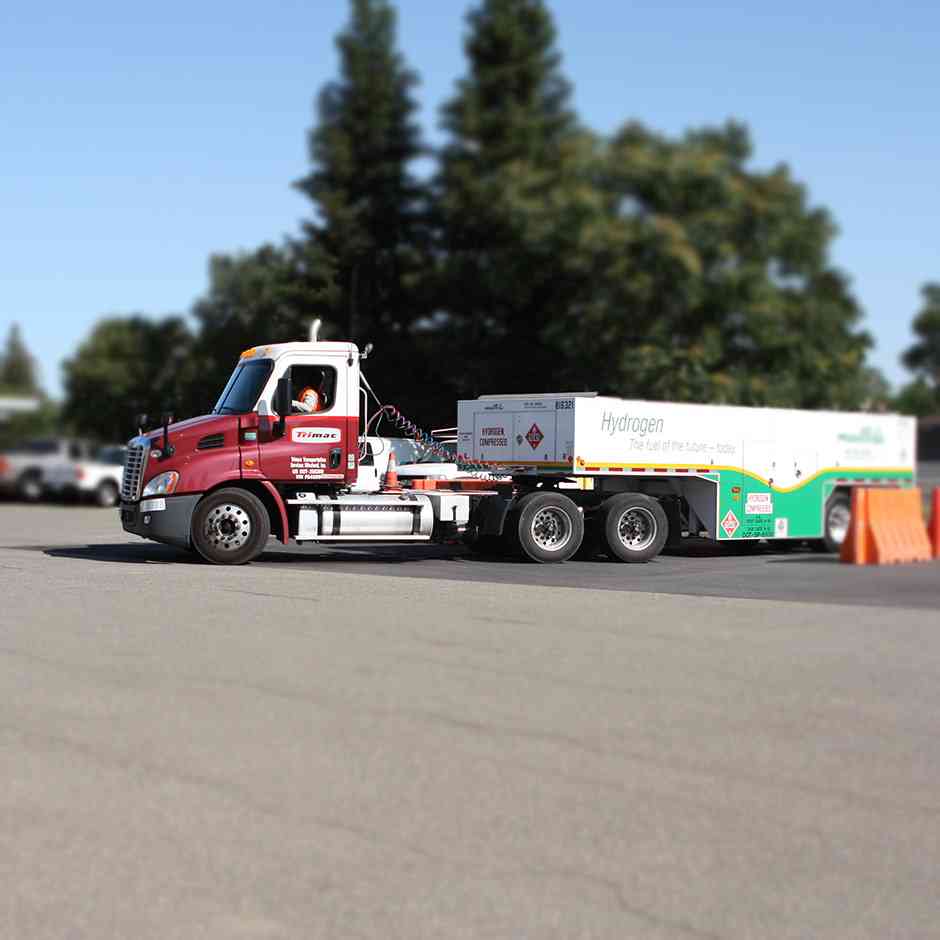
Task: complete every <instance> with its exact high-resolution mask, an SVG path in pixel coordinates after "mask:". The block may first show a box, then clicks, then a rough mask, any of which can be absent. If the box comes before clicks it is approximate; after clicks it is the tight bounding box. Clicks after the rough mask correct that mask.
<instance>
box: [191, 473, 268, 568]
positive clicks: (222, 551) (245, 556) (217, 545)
mask: <svg viewBox="0 0 940 940" xmlns="http://www.w3.org/2000/svg"><path fill="white" fill-rule="evenodd" d="M270 534H271V520H270V519H269V518H268V511H267V509H265V508H264V504H263V503H262V502H261V500H260V499H258V497H257V496H255V495H254V494H253V493H249V492H248V490H242V489H236V488H230V489H225V490H218V491H217V492H215V493H211V494H210V495H209V496H206V497H205V498H204V499H202V500H201V501H200V502H199V503H198V504H197V505H196V509H195V511H194V512H193V521H192V527H191V530H190V536H191V538H192V543H193V547H194V548H195V549H196V551H197V552H199V554H200V555H202V557H203V558H205V560H206V561H209V562H212V564H214V565H244V564H247V563H248V562H249V561H254V559H255V558H257V557H258V556H259V555H260V554H261V553H262V552H263V551H264V547H265V545H267V543H268V536H269V535H270Z"/></svg>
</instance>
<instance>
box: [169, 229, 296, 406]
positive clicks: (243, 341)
mask: <svg viewBox="0 0 940 940" xmlns="http://www.w3.org/2000/svg"><path fill="white" fill-rule="evenodd" d="M309 284H310V278H309V277H308V276H305V275H304V273H303V271H302V270H301V269H300V266H299V265H298V263H297V259H296V258H295V256H294V253H293V252H292V251H291V250H290V249H288V248H279V247H275V246H273V245H262V246H261V247H260V248H258V249H257V250H256V251H253V252H247V253H244V254H240V255H214V256H213V257H212V258H211V259H210V261H209V290H208V291H207V293H206V295H205V296H204V297H201V298H200V299H199V300H197V301H196V303H195V304H194V305H193V311H192V313H193V317H194V318H195V320H196V322H197V324H198V332H197V337H196V340H195V342H194V344H193V359H192V367H191V370H190V373H189V375H188V383H187V385H186V387H185V389H184V391H183V399H184V406H185V408H186V409H187V411H188V412H190V413H192V414H203V413H205V412H206V411H208V410H209V409H210V408H211V407H212V405H213V404H214V402H215V401H216V399H217V398H218V395H219V392H221V390H222V388H223V387H224V385H225V382H226V380H227V379H228V377H229V375H230V374H231V372H232V369H233V368H234V367H235V365H236V363H237V362H238V357H239V355H240V354H241V352H242V351H243V350H245V349H247V348H248V347H249V346H257V345H259V344H261V343H280V342H290V341H293V340H301V339H306V338H307V335H308V334H307V330H308V325H303V324H302V322H301V320H302V317H301V311H302V307H303V294H304V288H305V286H309ZM310 319H312V317H311V318H310Z"/></svg>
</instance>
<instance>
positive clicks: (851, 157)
mask: <svg viewBox="0 0 940 940" xmlns="http://www.w3.org/2000/svg"><path fill="white" fill-rule="evenodd" d="M468 5H469V4H468V3H467V2H464V0H459V2H458V0H400V2H399V4H398V9H399V26H400V39H401V45H402V48H403V51H404V53H405V55H406V57H407V59H408V60H409V62H410V64H411V65H412V66H413V67H414V68H415V69H417V70H418V72H419V73H420V74H421V77H422V86H421V89H420V97H421V102H422V108H423V118H424V121H425V126H426V127H427V129H428V133H429V137H430V139H431V140H432V141H433V140H434V139H435V136H436V135H437V127H436V125H437V108H438V106H439V104H440V103H441V102H442V101H443V100H444V99H445V98H447V97H448V96H449V95H450V94H451V93H452V90H453V83H454V81H455V79H456V78H457V77H458V76H459V75H460V74H461V73H462V72H463V69H464V62H463V58H462V52H461V36H462V32H463V15H464V13H465V11H466V9H467V6H468ZM549 5H550V7H551V9H552V11H553V13H554V14H555V17H556V21H557V25H558V28H559V34H560V47H561V51H562V54H563V56H564V69H565V72H566V74H567V75H568V77H569V78H570V79H571V81H572V82H573V84H574V89H575V104H576V106H577V109H578V111H579V113H580V115H581V117H582V119H583V120H584V122H585V123H586V124H588V125H589V126H591V127H593V128H595V129H596V130H599V131H602V132H608V131H612V130H614V129H615V128H616V127H618V126H619V125H620V124H621V123H622V122H624V121H626V120H628V119H631V118H638V119H640V120H642V121H644V122H646V123H648V124H649V125H651V126H653V127H655V128H658V129H661V130H664V131H668V132H670V133H678V132H680V131H681V130H683V129H684V128H686V127H688V126H692V125H700V124H705V123H717V122H722V121H724V120H725V119H726V118H728V117H735V118H738V119H741V120H743V121H745V122H746V123H748V124H749V125H750V127H751V129H752V133H753V137H754V141H755V144H756V155H755V165H756V166H761V167H766V166H770V165H773V164H775V163H778V162H781V161H782V162H786V163H788V164H789V165H790V166H791V168H792V169H793V171H794V173H795V175H796V176H797V178H799V179H801V180H803V181H804V182H806V184H807V185H808V186H809V189H810V194H811V198H812V200H813V201H814V202H816V203H820V204H823V205H825V206H827V207H829V208H830V209H831V211H832V212H833V214H834V216H835V219H836V221H837V223H838V225H839V228H840V232H841V234H840V236H839V238H838V240H837V242H836V244H835V246H834V260H835V262H836V263H837V264H838V265H839V266H840V267H842V268H843V269H844V270H845V271H847V272H848V274H849V275H850V276H851V278H852V281H853V284H854V287H855V291H856V294H857V296H858V297H859V299H860V300H861V303H862V305H863V306H864V308H865V311H866V314H867V320H866V326H867V328H868V329H869V330H870V331H871V332H872V333H873V334H874V336H875V337H876V339H877V347H876V349H875V351H874V353H873V355H872V361H873V362H874V363H875V364H876V365H878V366H879V367H881V368H882V369H883V370H884V371H885V372H886V374H887V375H888V376H889V378H890V379H892V381H895V382H898V381H903V380H904V379H905V378H906V374H905V373H904V371H903V370H902V368H901V367H900V365H899V364H898V355H899V353H900V351H901V350H903V349H904V347H905V346H906V345H907V344H908V342H909V339H910V333H909V324H910V321H911V318H912V317H913V315H914V313H915V312H916V310H917V307H918V302H919V296H918V291H919V288H920V285H921V284H922V283H923V282H925V281H927V280H930V279H933V280H940V248H938V243H940V234H938V233H940V185H938V180H937V170H938V167H940V130H938V128H940V121H938V118H940V107H938V101H940V56H938V55H937V46H936V38H937V36H938V35H940V5H937V4H936V3H926V2H925V3H895V4H892V5H890V6H889V5H888V4H870V5H863V4H857V3H848V2H843V0H836V2H830V3H827V4H821V3H808V2H803V0H797V2H792V3H790V4H786V5H773V6H771V5H767V4H759V3H754V2H751V3H724V4H722V3H712V4H702V3H675V2H670V0H665V2H656V3H652V2H650V3H632V2H629V0H619V2H618V0H552V2H550V3H549ZM346 17H347V4H346V0H317V2H311V0H308V2H305V3H301V2H298V0H271V2H268V3H265V4H260V3H256V2H255V3H247V2H243V0H228V2H225V3H222V2H220V0H190V2H187V3H182V2H179V0H164V2H162V3H160V4H129V3H127V2H120V3H119V2H113V0H106V2H102V0H87V2H85V3H74V2H71V0H70V2H63V0H54V2H44V0H36V2H34V3H33V4H15V5H14V4H10V3H7V4H3V5H2V6H0V219H2V225H0V239H2V244H0V336H5V334H6V331H7V329H8V328H9V326H10V324H11V323H13V322H19V323H20V324H21V325H22V327H23V330H24V334H25V338H26V341H27V343H28V345H29V346H30V348H31V349H32V350H33V352H34V353H35V354H36V356H37V358H38V359H39V362H40V365H41V370H42V379H43V381H44V383H45V385H46V387H47V388H48V389H49V391H51V392H52V393H53V394H59V392H60V390H61V384H60V377H59V363H60V362H61V360H62V359H63V358H64V357H65V356H67V355H68V354H69V353H70V352H71V351H72V349H73V348H74V347H75V345H76V343H77V342H78V341H79V340H80V339H81V338H82V337H83V336H84V335H85V334H86V333H87V332H88V330H89V329H90V327H91V326H92V324H93V323H94V321H95V320H96V319H97V317H98V316H100V315H102V314H108V313H129V312H134V311H141V312H145V313H149V314H153V315H162V314H166V313H171V312H182V313H185V312H186V311H188V310H189V308H190V306H191V304H192V302H193V300H194V299H195V298H196V297H197V296H198V295H199V294H200V293H201V292H202V291H203V290H204V289H205V287H206V261H207V259H208V256H209V254H210V253H212V252H220V251H237V250H239V249H250V248H252V247H254V246H256V245H258V244H260V243H261V242H263V241H266V240H279V239H280V237H281V236H282V235H283V234H284V233H287V232H292V231H294V230H295V229H296V227H297V223H298V222H299V221H300V220H301V219H302V218H304V217H305V216H307V215H308V214H309V203H308V202H307V201H306V200H305V199H304V198H303V197H302V196H301V195H299V194H298V193H295V192H294V191H293V190H291V188H290V186H289V184H290V182H291V181H292V180H294V179H297V178H298V177H299V176H301V175H302V174H303V173H304V172H305V170H306V168H307V162H306V147H305V134H306V130H307V128H308V127H309V126H310V124H311V123H312V120H313V111H312V103H313V99H314V96H315V94H316V92H317V90H318V89H319V88H320V86H321V85H322V84H323V83H324V82H325V81H328V80H329V79H331V78H332V77H333V76H334V75H335V73H336V56H335V51H334V46H333V38H334V36H335V34H336V32H337V31H338V30H339V29H340V28H341V27H342V25H343V23H344V22H345V20H346ZM261 339H263V337H259V340H261Z"/></svg>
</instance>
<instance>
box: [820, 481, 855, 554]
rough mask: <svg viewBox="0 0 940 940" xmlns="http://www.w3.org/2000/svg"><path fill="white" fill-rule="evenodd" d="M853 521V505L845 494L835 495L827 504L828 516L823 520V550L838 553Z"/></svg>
mask: <svg viewBox="0 0 940 940" xmlns="http://www.w3.org/2000/svg"><path fill="white" fill-rule="evenodd" d="M851 521H852V504H851V502H850V501H849V497H848V496H847V495H846V494H845V493H835V494H833V495H832V496H830V497H829V500H828V501H827V503H826V515H825V517H824V519H823V537H822V544H823V548H824V549H825V551H827V552H832V553H836V552H838V551H839V549H840V548H842V543H843V542H844V541H845V537H846V535H848V533H849V523H850V522H851Z"/></svg>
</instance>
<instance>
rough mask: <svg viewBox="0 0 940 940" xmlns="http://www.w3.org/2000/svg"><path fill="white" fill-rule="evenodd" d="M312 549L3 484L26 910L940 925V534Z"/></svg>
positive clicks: (165, 932) (42, 917)
mask: <svg viewBox="0 0 940 940" xmlns="http://www.w3.org/2000/svg"><path fill="white" fill-rule="evenodd" d="M312 556H313V557H311V553H310V552H309V550H303V551H302V552H298V551H294V550H285V549H284V548H283V547H279V546H277V547H276V546H275V545H274V543H272V550H271V551H270V552H269V553H268V554H266V555H265V556H264V558H263V559H262V560H261V561H260V562H258V563H255V564H253V565H251V566H248V567H243V568H213V567H210V566H207V565H203V564H199V563H197V562H195V561H194V560H193V559H192V558H190V557H189V556H186V555H184V554H182V553H177V552H175V551H173V550H171V549H165V548H163V547H161V546H154V545H150V544H148V543H145V542H142V541H140V540H137V539H134V538H129V537H127V536H125V534H124V533H123V532H122V531H121V529H120V527H119V524H118V522H117V519H116V514H115V513H113V512H109V511H99V510H92V509H77V508H72V509H68V508H66V509H60V508H50V507H40V508H31V507H23V506H17V505H3V506H0V780H2V781H3V785H2V787H0V881H2V884H3V885H4V892H3V903H2V904H0V937H3V938H7V937H9V938H30V940H31V938H57V940H58V938H85V937H89V938H92V937H93V938H135V940H136V938H141V940H146V938H160V940H167V938H196V937H200V938H201V937H209V938H241V937H257V938H280V937H297V938H312V937H324V938H344V937H353V938H355V937H370V938H372V937H375V938H393V937H402V938H409V940H412V938H424V937H428V938H431V937H434V938H440V937H446V938H478V937H486V938H513V940H517V938H543V937H545V938H556V937H557V938H565V940H569V938H581V937H584V938H588V937H603V938H608V937H609V938H625V937H626V938H629V937H639V938H687V937H688V938H696V937H698V938H706V937H707V938H719V937H727V938H745V937H746V938H760V940H769V938H778V937H779V938H807V937H811V938H817V937H818V938H853V940H856V938H858V940H864V938H885V937H899V938H901V937H903V938H920V937H924V938H927V937H936V936H938V928H937V925H936V920H937V878H936V872H937V870H938V868H940V787H938V782H940V735H938V731H940V681H938V680H940V616H938V615H937V610H936V608H937V607H938V600H940V566H938V565H924V566H903V567H897V568H891V569H879V570H876V571H875V570H871V569H858V570H857V569H852V568H847V567H844V566H840V565H838V564H835V563H833V562H831V561H828V560H827V559H826V558H825V557H824V556H814V555H811V554H809V553H796V554H791V555H775V554H757V555H738V556H733V555H732V556H728V555H726V554H723V553H722V554H714V553H712V552H710V551H708V550H706V549H704V548H703V547H701V546H698V547H695V548H693V549H691V550H689V551H688V552H687V553H686V554H685V555H684V556H678V557H668V558H662V559H660V560H659V561H658V562H656V563H654V564H651V565H648V566H636V567H633V566H620V565H613V564H605V563H603V562H574V563H571V564H569V565H564V566H544V567H539V566H531V565H523V564H511V563H507V562H505V561H504V560H496V559H489V560H487V559H477V558H474V557H469V556H466V555H465V554H462V553H460V552H457V551H454V550H451V549H434V550H431V549H416V548H411V549H394V550H385V549H383V550H380V551H376V550H366V549H362V550H360V549H351V548H347V549H343V550H341V551H328V552H327V551H322V550H315V551H313V552H312Z"/></svg>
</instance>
